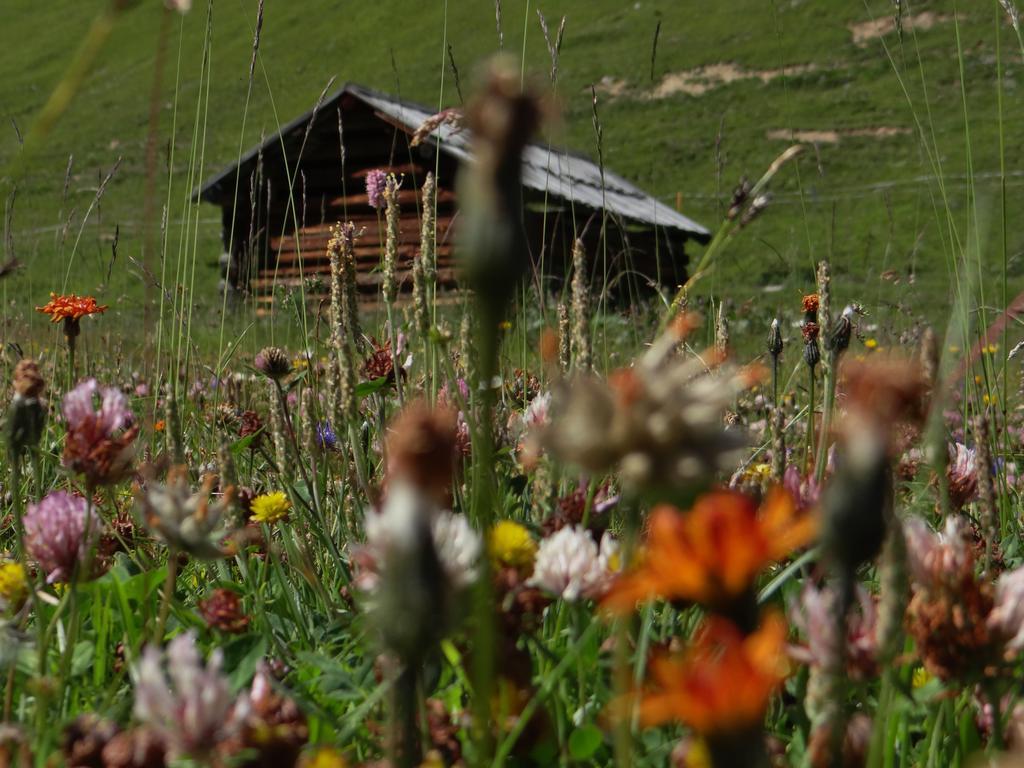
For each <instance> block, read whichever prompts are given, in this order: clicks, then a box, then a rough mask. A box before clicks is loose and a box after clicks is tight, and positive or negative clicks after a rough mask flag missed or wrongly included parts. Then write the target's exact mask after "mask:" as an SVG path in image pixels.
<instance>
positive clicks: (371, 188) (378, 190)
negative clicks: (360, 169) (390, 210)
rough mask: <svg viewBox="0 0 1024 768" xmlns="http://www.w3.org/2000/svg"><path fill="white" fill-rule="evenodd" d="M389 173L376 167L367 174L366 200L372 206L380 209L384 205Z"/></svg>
mask: <svg viewBox="0 0 1024 768" xmlns="http://www.w3.org/2000/svg"><path fill="white" fill-rule="evenodd" d="M387 181H388V175H387V174H386V173H385V172H384V171H382V170H380V168H375V169H374V170H372V171H370V172H369V173H368V174H366V201H367V202H368V203H369V204H370V207H371V208H375V209H377V210H378V211H379V210H380V209H381V208H383V207H384V189H385V187H386V186H387Z"/></svg>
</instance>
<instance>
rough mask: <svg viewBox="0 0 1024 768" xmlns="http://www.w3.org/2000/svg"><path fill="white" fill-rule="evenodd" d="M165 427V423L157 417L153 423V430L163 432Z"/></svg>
mask: <svg viewBox="0 0 1024 768" xmlns="http://www.w3.org/2000/svg"><path fill="white" fill-rule="evenodd" d="M166 427H167V423H166V422H165V421H164V420H163V419H158V420H157V422H156V423H155V424H154V425H153V430H154V431H156V432H163V431H164V429H165V428H166Z"/></svg>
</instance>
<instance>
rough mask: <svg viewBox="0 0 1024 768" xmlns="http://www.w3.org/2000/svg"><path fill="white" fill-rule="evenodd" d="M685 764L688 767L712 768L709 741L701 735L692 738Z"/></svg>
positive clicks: (684, 760)
mask: <svg viewBox="0 0 1024 768" xmlns="http://www.w3.org/2000/svg"><path fill="white" fill-rule="evenodd" d="M683 765H684V766H686V768H712V766H711V752H710V751H708V743H707V742H706V741H704V739H702V738H700V737H699V736H697V737H696V738H693V739H690V742H689V749H687V750H686V757H685V758H684V759H683Z"/></svg>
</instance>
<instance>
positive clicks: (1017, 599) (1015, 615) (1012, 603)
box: [988, 568, 1024, 651]
mask: <svg viewBox="0 0 1024 768" xmlns="http://www.w3.org/2000/svg"><path fill="white" fill-rule="evenodd" d="M988 627H989V629H991V630H993V631H995V632H997V633H998V634H1000V635H1001V636H1002V637H1004V638H1006V639H1007V640H1006V648H1007V649H1008V650H1011V651H1019V650H1021V649H1022V648H1024V568H1017V569H1015V570H1012V571H1008V572H1007V573H1004V574H1003V575H1002V576H1000V577H999V581H997V582H996V599H995V605H994V606H993V607H992V612H991V613H989V615H988Z"/></svg>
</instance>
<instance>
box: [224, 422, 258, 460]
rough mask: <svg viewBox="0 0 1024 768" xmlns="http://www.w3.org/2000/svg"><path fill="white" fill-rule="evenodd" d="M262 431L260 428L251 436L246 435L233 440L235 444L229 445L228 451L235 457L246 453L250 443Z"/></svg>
mask: <svg viewBox="0 0 1024 768" xmlns="http://www.w3.org/2000/svg"><path fill="white" fill-rule="evenodd" d="M262 431H263V429H262V428H260V429H258V430H257V431H256V432H253V433H252V434H251V435H246V436H245V437H242V438H239V439H238V440H235V442H233V443H232V444H231V447H230V448H229V450H230V451H231V453H232V454H233V455H235V456H238V455H239V454H240V453H242V452H243V451H247V450H248V449H249V446H250V445H252V441H253V440H255V439H256V438H257V437H258V436H259V434H260V432H262Z"/></svg>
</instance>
